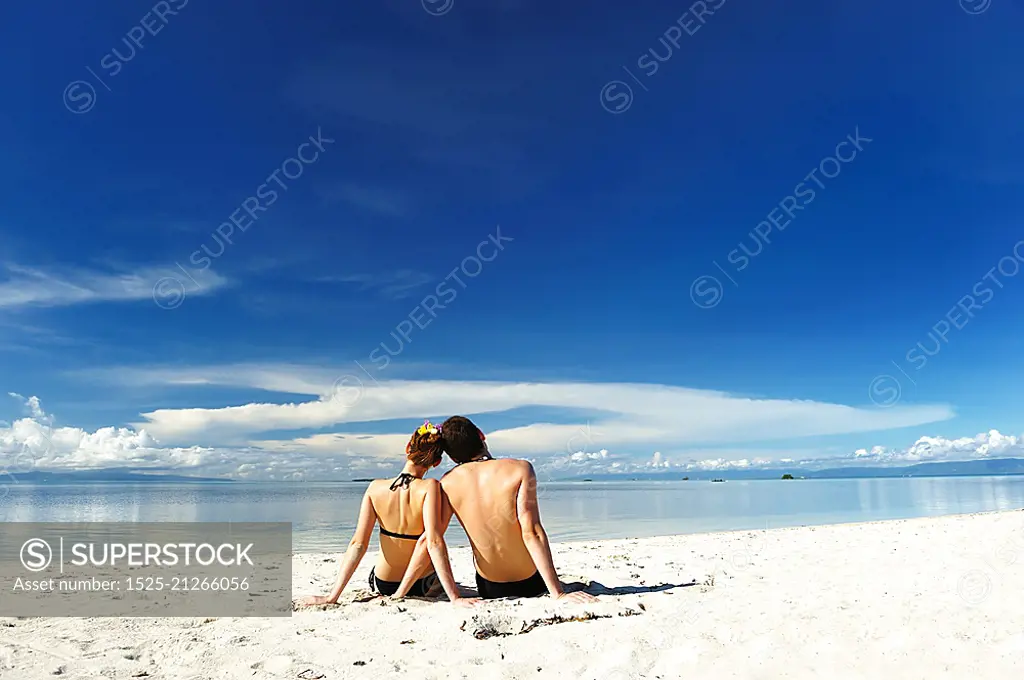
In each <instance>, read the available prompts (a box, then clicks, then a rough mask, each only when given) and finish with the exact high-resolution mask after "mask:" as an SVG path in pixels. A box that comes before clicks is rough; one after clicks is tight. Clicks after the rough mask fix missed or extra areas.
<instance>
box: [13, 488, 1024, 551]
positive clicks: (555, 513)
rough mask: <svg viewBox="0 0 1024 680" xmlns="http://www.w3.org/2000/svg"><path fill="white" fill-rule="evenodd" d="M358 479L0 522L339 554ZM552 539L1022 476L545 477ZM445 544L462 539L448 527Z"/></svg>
mask: <svg viewBox="0 0 1024 680" xmlns="http://www.w3.org/2000/svg"><path fill="white" fill-rule="evenodd" d="M365 488H366V484H365V483H364V482H244V481H236V482H232V483H225V484H218V483H199V484H197V483H188V482H184V483H183V482H174V483H160V482H145V483H135V482H118V481H109V482H86V483H60V482H58V483H47V484H36V483H19V484H11V485H8V490H7V496H6V498H5V499H4V503H3V504H2V508H0V516H2V518H3V520H4V521H5V522H243V521H248V522H253V521H262V522H291V523H292V525H293V535H292V546H293V550H294V551H295V552H297V553H310V552H336V551H340V550H344V548H345V547H346V546H347V544H348V541H349V539H350V538H351V536H352V532H353V530H354V528H355V520H356V516H357V514H358V510H359V502H360V499H361V498H362V495H363V491H364V489H365ZM538 496H539V498H540V507H541V515H542V517H543V520H544V525H545V528H546V529H547V531H548V534H549V537H550V539H551V540H552V541H553V542H560V541H586V540H598V539H604V538H609V539H616V538H645V537H651V536H665V535H677V534H693V533H706V532H714V531H733V530H744V529H771V528H778V527H795V526H805V525H825V524H842V523H849V522H866V521H876V520H889V519H908V518H914V517H933V516H941V515H954V514H963V513H973V512H990V511H1000V510H1013V509H1018V508H1024V477H1021V476H990V477H979V476H965V477H899V478H863V479H813V480H812V479H804V480H794V481H789V480H786V481H783V480H729V481H726V482H725V483H713V482H709V481H703V480H701V481H631V480H622V481H593V482H582V481H576V482H564V481H562V482H546V483H545V482H542V483H541V484H540V486H539V489H538ZM446 537H447V540H448V542H449V543H450V544H451V545H454V546H458V545H466V544H468V540H467V538H466V536H465V534H464V532H463V531H462V529H461V527H459V526H458V523H457V522H455V521H453V522H452V525H451V526H450V527H449V530H448V533H447V535H446Z"/></svg>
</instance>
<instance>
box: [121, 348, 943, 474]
mask: <svg viewBox="0 0 1024 680" xmlns="http://www.w3.org/2000/svg"><path fill="white" fill-rule="evenodd" d="M179 373H180V377H179V378H178V380H181V379H184V378H185V377H187V379H188V380H191V381H203V382H206V383H207V384H231V385H236V386H237V385H250V386H254V387H263V388H266V387H268V386H270V385H274V386H276V387H277V388H278V389H286V391H289V392H297V391H300V390H302V389H311V388H318V389H319V390H321V396H320V397H319V398H318V399H315V400H310V401H304V402H297V403H286V404H278V403H250V404H243V405H239V406H228V407H224V408H191V409H159V410H156V411H151V412H148V413H144V414H142V417H143V419H144V421H142V422H140V423H138V424H137V426H138V427H145V428H147V429H148V430H150V431H151V432H153V433H154V435H155V436H157V437H160V438H161V439H164V440H167V441H171V442H190V441H194V440H195V438H197V437H203V438H205V439H206V440H208V441H218V438H231V439H234V440H237V438H238V437H251V436H252V435H254V434H256V433H260V432H269V431H273V430H302V429H321V428H327V427H332V426H336V425H340V424H349V423H361V422H371V421H379V420H397V419H419V418H424V417H437V416H446V415H450V414H454V413H464V414H481V413H495V414H496V413H501V412H504V411H509V410H512V409H517V408H523V407H551V408H560V409H569V410H577V411H580V412H584V413H593V414H597V413H600V414H603V415H602V416H601V417H600V418H599V419H597V418H594V417H593V416H592V417H590V419H589V420H597V422H596V423H595V427H596V428H597V429H598V430H600V432H601V434H600V435H595V434H594V431H593V430H592V429H588V428H590V425H589V422H588V421H584V422H578V423H559V424H556V423H533V424H530V425H525V426H519V427H515V428H510V429H503V430H497V431H495V432H492V433H488V441H490V442H491V443H492V445H493V446H494V447H495V450H501V451H507V452H509V453H511V454H530V453H558V452H563V451H564V452H567V453H571V452H573V451H576V450H579V449H580V448H583V447H584V445H587V446H586V448H591V447H590V446H589V444H591V443H595V442H596V443H597V444H598V445H600V446H602V447H605V448H612V447H617V448H622V447H634V448H635V447H645V448H646V447H647V446H650V447H651V448H654V447H657V446H659V445H663V444H665V443H667V442H678V441H686V442H687V443H688V444H690V445H706V444H727V443H737V442H752V441H768V440H779V439H790V438H795V437H808V436H817V435H833V434H845V433H855V432H870V431H877V430H886V429H892V428H899V427H908V426H912V425H921V424H924V423H930V422H936V421H940V420H946V419H948V418H952V417H953V415H954V413H953V410H952V409H951V408H950V407H949V406H946V405H941V404H939V405H920V406H899V407H894V408H890V409H876V408H858V407H853V406H845V405H841V404H828V403H822V402H813V401H800V400H783V399H751V398H746V397H735V396H732V395H729V394H726V393H724V392H715V391H710V390H696V389H688V388H683V387H673V386H668V385H650V384H629V383H567V382H558V383H554V382H552V383H526V382H519V383H511V382H484V381H475V382H474V381H444V380H422V381H408V380H392V381H380V382H379V383H371V382H370V381H369V380H368V379H366V380H364V381H363V382H361V383H357V382H354V381H347V382H345V383H344V385H343V386H342V388H341V389H340V391H339V392H338V393H337V394H336V395H332V394H331V392H330V389H331V388H330V387H329V386H328V385H325V383H326V382H327V381H326V379H325V377H324V376H323V375H322V374H321V375H315V376H314V375H291V374H290V373H289V374H287V375H281V374H279V373H277V372H276V371H275V370H274V369H273V368H268V369H266V370H263V371H262V372H254V371H253V370H252V369H251V368H248V369H240V368H239V367H215V368H212V369H209V370H202V369H192V370H185V371H180V372H179ZM136 377H138V376H137V375H136ZM167 377H168V378H169V379H170V380H173V379H171V378H170V376H167ZM335 377H336V378H337V377H340V372H339V374H335ZM355 379H358V378H357V377H356V378H355ZM581 420H582V419H581ZM588 439H589V441H587V440H588ZM648 450H650V449H648Z"/></svg>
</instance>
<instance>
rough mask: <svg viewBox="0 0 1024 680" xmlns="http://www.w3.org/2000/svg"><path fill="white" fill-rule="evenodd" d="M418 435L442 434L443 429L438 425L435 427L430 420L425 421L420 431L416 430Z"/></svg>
mask: <svg viewBox="0 0 1024 680" xmlns="http://www.w3.org/2000/svg"><path fill="white" fill-rule="evenodd" d="M416 434H419V435H424V434H441V428H439V427H438V426H437V425H434V424H433V423H431V422H430V421H429V420H424V421H423V424H422V425H420V429H418V430H416Z"/></svg>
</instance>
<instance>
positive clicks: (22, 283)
mask: <svg viewBox="0 0 1024 680" xmlns="http://www.w3.org/2000/svg"><path fill="white" fill-rule="evenodd" d="M3 269H5V270H6V271H7V278H6V280H4V281H0V309H5V308H6V309H17V308H21V307H61V306H68V305H77V304H86V303H96V302H117V301H131V300H152V299H153V288H154V286H155V285H156V284H157V282H158V281H161V280H162V279H166V278H171V279H175V280H178V281H179V283H180V284H181V285H182V286H184V287H185V288H186V290H188V292H189V294H191V295H207V294H209V293H211V292H213V291H214V290H215V289H217V288H220V287H223V286H224V285H226V284H227V279H225V278H223V277H222V276H219V275H218V274H216V273H215V272H212V271H208V272H206V273H205V274H204V275H203V281H202V287H200V288H197V287H196V286H195V284H193V283H191V282H190V281H188V278H187V277H186V276H185V275H184V274H182V273H181V272H180V271H178V270H176V269H174V268H172V267H148V268H142V269H137V270H135V271H129V272H98V271H90V270H85V269H77V268H76V269H71V268H67V269H63V270H60V271H57V270H55V269H52V268H50V269H46V268H40V267H24V266H20V265H15V264H6V265H4V266H3Z"/></svg>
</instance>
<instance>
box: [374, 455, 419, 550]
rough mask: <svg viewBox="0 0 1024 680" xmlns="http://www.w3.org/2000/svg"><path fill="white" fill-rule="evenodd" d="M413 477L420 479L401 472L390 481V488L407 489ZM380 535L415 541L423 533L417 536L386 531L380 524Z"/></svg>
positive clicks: (392, 489)
mask: <svg viewBox="0 0 1024 680" xmlns="http://www.w3.org/2000/svg"><path fill="white" fill-rule="evenodd" d="M414 479H422V477H414V476H413V475H410V474H409V473H408V472H403V473H402V474H400V475H398V477H397V478H395V481H393V482H391V489H390V490H391V491H394V490H395V489H399V488H405V489H408V488H409V484H410V483H412V480H414ZM380 535H381V536H390V537H391V538H404V539H407V540H410V541H416V540H418V539H419V537H420V536H422V535H423V534H419V535H417V536H413V535H412V534H396V533H395V532H393V531H388V530H387V529H385V528H384V525H383V524H381V525H380Z"/></svg>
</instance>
